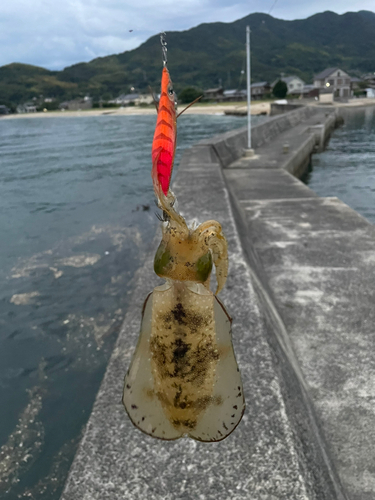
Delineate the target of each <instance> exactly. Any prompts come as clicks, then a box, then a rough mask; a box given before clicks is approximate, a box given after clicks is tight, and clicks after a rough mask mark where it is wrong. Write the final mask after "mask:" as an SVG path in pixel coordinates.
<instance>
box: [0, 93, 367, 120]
mask: <svg viewBox="0 0 375 500" xmlns="http://www.w3.org/2000/svg"><path fill="white" fill-rule="evenodd" d="M272 102H274V101H268V102H259V103H258V102H253V103H252V104H251V114H252V115H255V116H256V115H260V114H267V115H269V114H270V110H271V103H272ZM294 103H295V104H304V105H305V106H321V105H322V104H321V103H320V102H319V101H309V102H303V101H299V100H298V99H292V100H291V101H290V104H294ZM326 106H327V109H332V108H351V109H353V108H365V107H370V106H375V98H373V99H372V98H366V99H351V100H349V101H348V102H345V103H344V102H334V103H333V104H329V105H326ZM179 109H180V110H181V109H183V106H180V107H179ZM246 109H247V105H246V104H243V103H233V105H230V104H208V105H207V104H203V105H202V104H197V105H195V106H193V107H191V108H189V109H187V110H186V111H185V113H184V114H189V115H224V114H225V111H227V112H228V111H231V112H233V114H235V113H236V112H237V113H239V112H244V111H246ZM139 115H141V116H144V115H156V113H155V109H154V108H153V107H148V108H140V107H137V106H128V107H123V108H95V109H89V110H84V111H82V110H81V111H47V112H41V111H39V112H37V113H20V114H17V113H14V114H9V115H3V116H0V119H2V120H12V119H22V118H63V117H81V116H139Z"/></svg>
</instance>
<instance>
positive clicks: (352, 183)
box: [307, 107, 375, 224]
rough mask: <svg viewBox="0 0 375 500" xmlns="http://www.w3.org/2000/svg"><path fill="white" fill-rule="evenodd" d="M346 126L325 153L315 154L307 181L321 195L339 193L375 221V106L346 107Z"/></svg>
mask: <svg viewBox="0 0 375 500" xmlns="http://www.w3.org/2000/svg"><path fill="white" fill-rule="evenodd" d="M343 117H344V125H343V126H342V127H340V128H338V129H337V130H336V131H335V132H334V133H333V134H332V137H331V139H330V141H329V143H328V145H327V148H326V150H325V151H324V152H322V153H320V154H316V155H313V157H312V162H311V167H312V169H311V171H310V173H309V175H308V177H307V184H308V185H309V187H310V188H311V189H312V190H313V191H315V192H316V193H317V194H318V195H319V196H337V197H338V198H340V200H342V201H343V202H345V203H346V204H347V205H349V206H350V207H351V208H353V209H354V210H356V211H357V212H359V213H360V214H361V215H363V216H364V217H366V218H367V219H368V220H369V221H370V222H372V223H373V224H374V223H375V107H369V108H366V109H357V110H355V109H346V110H344V111H343Z"/></svg>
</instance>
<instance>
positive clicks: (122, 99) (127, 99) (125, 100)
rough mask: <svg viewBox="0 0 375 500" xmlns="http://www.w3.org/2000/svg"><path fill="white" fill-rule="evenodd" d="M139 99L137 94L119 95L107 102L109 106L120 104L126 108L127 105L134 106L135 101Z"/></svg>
mask: <svg viewBox="0 0 375 500" xmlns="http://www.w3.org/2000/svg"><path fill="white" fill-rule="evenodd" d="M137 99H139V94H134V93H133V94H121V95H119V96H118V97H116V99H111V100H110V101H108V103H109V104H120V105H121V106H127V105H128V104H135V102H136V100H137Z"/></svg>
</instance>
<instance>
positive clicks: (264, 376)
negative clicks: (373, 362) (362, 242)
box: [62, 110, 373, 500]
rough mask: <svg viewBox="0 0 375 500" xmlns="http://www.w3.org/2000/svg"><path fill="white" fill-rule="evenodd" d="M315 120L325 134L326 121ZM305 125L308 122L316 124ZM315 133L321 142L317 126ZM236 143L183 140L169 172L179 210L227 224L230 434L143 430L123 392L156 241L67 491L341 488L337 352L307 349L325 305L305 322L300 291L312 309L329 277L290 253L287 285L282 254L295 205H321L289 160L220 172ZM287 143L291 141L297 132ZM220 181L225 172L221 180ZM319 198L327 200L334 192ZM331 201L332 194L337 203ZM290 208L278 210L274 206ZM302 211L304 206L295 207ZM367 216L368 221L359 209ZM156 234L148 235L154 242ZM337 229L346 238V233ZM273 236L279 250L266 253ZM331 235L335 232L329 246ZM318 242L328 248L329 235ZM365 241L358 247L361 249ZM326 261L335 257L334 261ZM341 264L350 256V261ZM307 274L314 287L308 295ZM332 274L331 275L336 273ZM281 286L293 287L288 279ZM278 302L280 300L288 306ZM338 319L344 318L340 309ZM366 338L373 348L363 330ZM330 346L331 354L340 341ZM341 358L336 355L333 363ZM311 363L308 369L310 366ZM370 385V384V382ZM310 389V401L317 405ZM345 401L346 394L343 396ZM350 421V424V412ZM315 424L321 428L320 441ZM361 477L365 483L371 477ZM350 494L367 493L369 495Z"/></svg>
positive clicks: (339, 495)
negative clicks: (212, 438)
mask: <svg viewBox="0 0 375 500" xmlns="http://www.w3.org/2000/svg"><path fill="white" fill-rule="evenodd" d="M318 112H319V110H318V111H316V110H315V111H314V112H312V111H305V110H297V111H293V112H291V113H288V115H289V116H277V117H274V118H272V120H271V123H270V126H269V129H267V127H266V126H265V124H262V125H260V126H259V127H256V128H255V129H256V130H255V131H254V137H258V139H257V140H258V141H259V147H258V149H260V148H261V147H262V144H264V143H265V142H266V140H269V139H270V138H271V139H275V140H276V138H277V134H279V133H284V132H287V130H288V127H289V128H290V127H291V126H296V127H297V128H298V130H299V131H300V132H301V130H302V129H301V127H302V126H303V123H305V127H304V130H305V132H302V133H303V134H306V136H308V134H310V132H308V133H307V132H306V128H307V127H308V126H311V120H310V119H313V118H314V117H315V118H316V116H315V115H316V114H317V113H318ZM315 118H314V119H315ZM309 120H310V121H309ZM306 122H308V123H307V124H306ZM258 128H259V130H258ZM319 133H320V134H321V135H322V132H321V131H320V132H319ZM314 134H315V132H314V131H312V132H311V136H314ZM314 137H315V139H314V141H315V143H316V141H317V139H316V134H315V136H314ZM245 143H246V137H244V133H243V131H239V132H237V133H229V134H223V136H220V137H217V138H214V139H212V140H208V141H204V142H201V143H199V144H198V145H196V146H194V147H193V148H191V149H190V150H188V151H186V152H185V154H184V156H183V158H182V160H181V163H180V168H179V171H178V174H177V177H176V181H175V183H174V186H173V189H174V191H175V193H176V195H177V196H178V202H179V207H180V210H181V212H182V214H183V215H184V216H185V217H186V219H187V220H188V221H192V220H193V219H196V220H197V221H198V222H202V221H204V220H207V219H216V220H218V221H220V223H221V224H222V226H223V230H224V233H225V234H226V236H227V239H228V243H229V255H230V268H229V276H228V281H227V284H226V287H225V288H224V290H223V292H222V293H221V294H220V298H221V300H222V301H223V303H224V304H225V306H226V308H227V310H228V312H229V313H230V315H231V316H232V317H233V343H234V348H235V353H236V356H237V361H238V364H239V366H240V369H241V373H242V377H243V384H244V392H245V398H246V403H247V408H246V411H245V415H244V417H243V420H242V422H241V423H240V425H239V426H238V427H237V429H236V430H235V431H234V432H233V434H231V435H230V436H229V437H228V438H227V439H226V440H224V441H222V442H219V443H210V444H207V443H199V442H195V441H192V440H190V439H180V440H178V441H173V442H164V441H159V440H156V439H153V438H151V437H149V436H147V435H144V434H142V433H141V432H140V431H138V430H137V429H135V428H134V427H133V426H132V424H131V422H130V420H129V419H128V417H127V415H126V413H125V411H124V409H123V406H122V404H121V396H122V384H123V378H124V375H125V373H126V370H127V368H128V366H129V363H130V359H131V355H132V352H133V349H134V346H135V343H136V340H137V337H138V333H139V326H140V319H141V308H142V305H143V301H144V299H145V297H146V295H147V293H148V292H149V291H151V289H152V288H153V287H154V286H155V285H156V284H158V283H160V280H159V279H158V278H157V277H155V276H154V275H153V272H152V268H153V266H152V260H153V254H154V252H152V253H151V254H150V255H149V256H148V258H147V260H146V262H145V264H144V266H143V267H142V268H141V269H139V271H138V284H137V286H136V288H135V290H134V295H133V302H132V304H131V306H130V307H129V312H128V314H127V316H126V319H125V321H124V326H123V329H122V331H121V332H120V335H119V338H118V341H117V344H116V347H115V350H114V352H113V355H112V357H111V360H110V363H109V365H108V368H107V372H106V375H105V378H104V380H103V383H102V386H101V388H100V390H99V393H98V396H97V399H96V402H95V405H94V408H93V411H92V414H91V416H90V419H89V422H88V424H87V428H86V431H85V433H84V437H83V439H82V442H81V444H80V446H79V449H78V452H77V455H76V457H75V460H74V462H73V465H72V467H71V471H70V474H69V477H68V479H67V482H66V485H65V489H64V492H63V495H62V499H63V500H78V499H79V500H91V499H93V500H97V499H98V500H99V499H100V500H105V499H111V500H112V499H113V500H117V499H120V498H121V499H123V498H129V499H144V498H150V499H171V500H172V499H173V500H174V499H202V500H205V499H207V500H209V499H231V500H232V499H238V500H239V499H251V500H276V499H277V500H279V499H288V500H289V499H290V500H320V499H322V500H323V499H324V500H325V499H327V500H328V499H332V500H333V499H342V500H344V499H345V498H347V496H346V494H345V493H344V492H343V489H342V487H341V484H340V479H339V477H338V476H337V474H336V470H335V468H336V466H337V467H338V469H339V473H340V476H341V480H342V482H344V483H345V484H346V482H347V481H346V478H345V477H343V470H344V469H343V467H344V468H345V467H346V469H345V472H346V471H348V470H353V466H352V469H350V466H349V465H348V463H347V462H348V461H350V457H346V462H345V451H344V452H341V451H340V453H339V455H340V456H339V457H338V453H337V446H336V444H337V439H338V437H339V436H338V433H337V432H336V430H335V426H334V419H333V418H332V414H333V413H334V412H333V411H332V404H333V403H335V405H336V406H333V409H334V410H335V411H336V415H339V409H340V404H341V400H340V401H336V402H335V401H334V398H333V389H332V388H330V385H328V386H327V387H328V388H327V391H328V394H326V399H324V398H321V396H320V395H322V394H323V393H324V383H323V380H324V381H325V380H329V377H330V375H329V373H330V372H329V370H330V365H333V363H332V360H331V358H330V357H329V356H328V354H329V352H333V351H332V350H333V349H334V345H333V343H330V344H329V346H330V349H327V352H326V353H325V355H326V357H325V359H326V361H325V363H328V364H329V366H326V365H325V363H324V362H323V356H320V355H317V356H315V357H314V355H313V354H314V352H318V351H314V349H317V347H318V346H319V342H315V344H312V342H313V340H314V338H315V337H314V328H318V327H319V328H321V327H322V323H321V320H319V321H318V319H317V318H322V314H323V313H324V311H325V310H326V309H327V307H328V306H327V305H325V306H324V307H322V308H321V309H319V311H318V312H319V314H317V316H316V318H315V319H316V321H315V323H314V324H311V325H307V322H308V321H310V320H309V317H308V316H307V315H306V314H305V313H304V312H301V310H302V309H301V308H303V307H304V304H305V303H306V304H307V305H308V307H309V308H310V309H308V310H309V311H313V310H314V308H313V305H312V302H313V299H314V298H315V299H317V298H318V299H319V300H321V299H322V297H324V293H327V289H325V288H323V295H321V294H320V292H319V293H315V291H316V288H315V286H316V284H315V282H314V281H311V279H312V278H311V277H314V276H315V274H314V272H312V273H310V271H308V268H309V266H310V267H311V265H312V264H311V263H310V262H309V263H307V264H306V265H305V264H304V263H303V262H302V261H301V262H300V261H298V262H297V264H298V266H299V268H300V269H303V272H304V273H305V274H304V275H305V276H307V278H308V279H306V281H302V283H303V285H304V286H305V288H301V290H302V294H301V293H298V290H299V288H298V287H300V286H301V285H300V284H301V276H300V273H299V272H296V274H295V277H294V278H293V279H295V280H296V284H295V285H294V284H293V280H290V281H288V273H289V272H290V271H289V269H288V268H287V267H285V266H284V264H285V265H286V264H288V263H289V261H288V255H289V254H288V250H289V248H291V247H292V245H297V246H298V245H300V247H298V249H297V250H296V253H294V250H293V252H291V254H290V259H292V260H291V262H292V264H293V259H294V258H296V257H294V256H295V255H296V256H299V257H300V258H302V257H301V255H302V256H303V249H304V246H303V242H304V241H305V240H304V239H303V238H305V236H306V234H308V232H309V229H310V226H308V224H310V225H311V224H312V222H310V220H309V219H308V218H307V219H306V218H304V217H302V215H301V214H307V216H309V212H308V207H312V209H314V210H316V207H320V208H319V210H321V211H320V212H319V213H320V214H321V215H319V217H318V219H317V221H316V224H317V225H318V223H324V221H325V216H324V214H323V212H322V210H323V211H324V208H325V206H324V203H323V202H322V200H321V199H319V198H318V197H317V196H316V195H315V194H314V193H312V192H311V191H310V190H309V189H308V188H307V187H306V186H304V185H303V184H301V183H300V182H299V181H298V180H296V179H295V178H293V177H292V176H291V175H290V174H289V173H287V172H286V171H285V170H280V169H276V168H272V169H270V168H268V169H262V168H249V169H246V167H245V168H244V167H243V166H241V167H240V168H228V169H226V170H224V173H225V176H226V180H224V177H223V173H222V168H221V167H223V166H224V167H226V166H229V165H230V163H231V162H233V161H237V160H238V159H239V157H240V154H241V153H240V152H239V151H241V148H243V147H244V145H245ZM271 149H272V148H271ZM293 151H298V142H296V143H295V148H293ZM258 152H259V151H256V153H257V154H258ZM270 154H273V153H272V152H270ZM278 154H279V153H278ZM308 154H310V153H308ZM249 161H252V160H249ZM246 174H247V175H246ZM226 183H228V185H229V186H230V193H228V190H227V187H226ZM230 197H232V201H233V203H232V204H231V202H230V199H231V198H230ZM288 201H289V205H288ZM272 203H276V204H277V203H279V205H275V210H276V211H277V214H276V215H275V214H274V215H273V216H274V219H273V221H272V220H271V222H269V223H268V222H267V221H268V219H269V217H270V215H271V214H272V211H270V210H269V211H267V207H268V206H269V207H272ZM293 203H294V205H293ZM298 203H299V204H300V205H298ZM319 203H321V205H319ZM326 203H328V204H329V203H331V204H333V205H335V202H332V201H331V202H326ZM309 204H310V205H309ZM337 205H340V207H341V206H342V205H343V204H340V203H338V204H337ZM299 206H300V207H301V208H299ZM329 206H330V205H329ZM288 207H289V208H288ZM292 207H293V208H292ZM285 210H287V212H285V214H284V215H283V213H284V212H283V211H285ZM288 210H289V211H288ZM293 210H294V212H295V218H296V220H294V219H292V222H291V225H292V226H293V225H295V224H297V229H296V228H293V227H292V228H291V227H290V226H288V220H290V217H291V213H290V212H293ZM334 210H337V207H336V208H335V209H334ZM340 210H342V208H340ZM297 214H300V215H301V220H300V219H298V216H297ZM277 216H279V218H277ZM362 220H363V219H362ZM296 221H297V222H296ZM333 223H334V220H333V219H332V222H330V223H328V226H329V227H330V228H332V224H333ZM363 223H364V224H365V225H366V221H364V222H363ZM284 224H285V225H286V226H285V229H284V226H283V225H284ZM330 224H331V225H330ZM323 225H324V224H323ZM314 228H315V226H314ZM293 231H294V233H293ZM298 231H305V232H304V233H301V234H303V237H301V238H302V239H301V242H300V241H299V233H298ZM318 231H319V230H318V229H316V233H315V239H314V236H313V235H311V237H310V238H311V240H309V239H308V237H307V236H306V238H307V243H308V244H310V245H311V248H312V249H313V248H314V244H316V241H317V240H318ZM324 231H326V233H327V232H329V231H332V229H327V228H324V227H323V233H324ZM350 231H351V230H349V231H348V234H349V233H350ZM363 231H365V230H364V229H363ZM284 233H285V234H284ZM326 233H324V234H326ZM288 234H289V236H288ZM361 234H362V233H361ZM281 235H282V237H281ZM293 235H294V239H293ZM361 237H363V234H362V236H361ZM240 238H242V239H240ZM267 238H268V240H267ZM158 241H159V237H158V236H157V237H156V239H155V250H156V246H157V242H158ZM338 241H339V243H341V240H338ZM342 241H344V240H342ZM352 246H353V245H352ZM296 248H297V247H296ZM321 248H323V246H322V247H321ZM350 248H352V247H350ZM272 249H273V250H274V252H275V254H272ZM337 249H339V245H337V246H336V247H334V250H332V251H336V250H337ZM347 250H348V251H349V246H348V247H347ZM278 251H280V253H277V252H278ZM325 251H328V252H329V245H328V247H327V248H326V249H325ZM367 251H368V249H367V247H366V250H364V252H367ZM283 252H284V253H283ZM311 255H312V256H314V258H316V259H317V262H320V267H322V266H323V263H322V261H323V255H322V254H320V257H319V253H318V254H315V253H314V252H312V253H311ZM365 255H367V259H368V262H369V263H370V262H371V259H372V258H373V257H372V255H371V254H370V253H367V254H366V253H363V258H364V256H365ZM249 256H250V257H249ZM267 259H269V260H267ZM314 262H315V261H314ZM297 264H296V265H297ZM293 265H294V264H293ZM293 265H292V271H291V276H292V277H293V276H294V275H293ZM335 265H336V264H335V263H332V265H331V267H335ZM350 265H351V267H353V266H354V264H353V263H351V264H350ZM263 266H264V269H263ZM283 266H284V267H283ZM298 266H297V267H298ZM341 267H343V265H341ZM341 267H340V268H341ZM330 272H331V271H330ZM332 272H333V275H335V273H334V271H332ZM327 275H328V274H327ZM316 276H318V274H317V275H316ZM324 277H325V274H324V272H323V271H322V270H320V278H317V282H318V283H320V282H322V283H323V278H324ZM298 280H299V281H298ZM309 280H310V281H309ZM319 280H320V281H319ZM310 283H312V284H313V288H311V291H312V293H310V295H308V292H309V291H310V288H309V284H310ZM350 283H351V282H350ZM327 286H328V285H327ZM340 286H346V287H347V288H348V289H350V286H349V284H348V282H345V280H344V281H342V282H340ZM358 286H359V285H358ZM332 287H334V281H332V280H331V288H332ZM287 290H288V291H289V293H286V291H287ZM356 290H359V288H358V287H357V288H356ZM314 293H315V294H314ZM329 293H330V297H334V299H332V300H338V297H339V291H338V290H337V291H335V290H332V289H330V290H329ZM289 294H290V296H291V300H292V302H291V303H292V307H290V306H289V305H287V304H286V302H287V297H286V295H288V296H289ZM275 297H276V298H275ZM298 300H300V303H299V306H298V307H297V304H298ZM303 301H305V302H303ZM294 303H296V306H294ZM275 304H276V307H275ZM333 305H334V303H333ZM294 308H295V309H294ZM298 308H299V309H298ZM284 310H286V311H287V312H289V316H288V315H287V314H285V311H284ZM294 310H295V311H299V316H298V317H295V316H294V315H293V314H292V313H290V311H294ZM306 312H307V309H306ZM344 312H345V307H344V308H342V309H340V311H339V310H338V317H339V318H341V317H340V314H344ZM303 319H304V321H303ZM341 322H342V328H344V323H345V320H344V317H342V318H341ZM325 328H326V329H325V330H324V331H325V332H326V333H325V334H324V333H318V334H317V336H318V338H319V339H320V340H322V339H323V338H324V339H325V338H326V337H328V336H329V334H330V332H331V330H332V329H333V328H334V327H332V328H331V329H330V328H329V327H328V326H326V327H325ZM305 330H306V331H307V334H306V336H305V335H304V331H305ZM348 337H350V334H349V333H348ZM305 338H306V341H305V340H304V339H305ZM356 338H357V339H358V337H356ZM293 344H294V345H293ZM365 347H366V348H368V344H366V345H365ZM319 352H320V351H319ZM350 352H353V351H350V350H349V351H348V356H349V354H350ZM306 353H307V354H308V356H307V354H306ZM334 354H335V356H336V355H337V353H336V352H335V353H334ZM315 363H317V366H316V367H315ZM353 364H355V361H353ZM340 368H341V369H343V366H341V363H340ZM313 373H316V379H314V378H313ZM335 373H336V372H335ZM338 374H339V372H337V373H336V375H335V376H338ZM321 377H323V378H321ZM306 381H307V383H306ZM350 381H353V379H349V383H350ZM337 383H338V382H337ZM355 387H356V388H357V387H358V385H355ZM367 387H368V391H370V385H368V386H367ZM349 388H350V386H349ZM347 390H349V389H347ZM317 394H318V395H319V397H318V396H317ZM361 394H363V389H362V393H361ZM311 396H312V397H313V400H314V402H315V403H316V404H315V408H314V405H313V404H312V399H311ZM359 397H362V396H359ZM363 397H364V396H363ZM366 397H367V396H366ZM325 402H326V403H327V404H326V406H325V405H324V403H325ZM346 403H347V404H349V400H347V401H346ZM366 404H367V406H366V407H365V408H366V410H367V411H369V406H368V401H367V400H366ZM330 405H331V406H330ZM370 406H371V405H370ZM315 410H316V411H317V413H318V418H317V417H316V411H315ZM354 413H355V412H354ZM357 413H358V412H357ZM357 413H355V415H353V416H352V421H353V422H354V421H355V422H356V424H357V423H358V422H359V420H358V415H357ZM359 413H360V412H359ZM342 417H343V415H342ZM346 424H347V429H349V426H350V422H347V423H346ZM341 427H342V428H343V426H341ZM324 436H326V437H328V441H329V443H328V445H327V443H326V441H325V438H324ZM353 437H354V435H353ZM349 441H350V439H349ZM346 450H348V448H346ZM330 451H332V454H333V456H334V461H332V460H331V455H330ZM341 459H343V462H342V461H341ZM368 474H370V469H367V476H366V477H369V478H370V479H371V476H368ZM362 479H363V476H360V475H358V481H360V480H362ZM370 479H368V480H367V483H366V484H369V483H370V482H371V481H370ZM362 490H363V491H367V490H365V489H363V488H362ZM368 491H370V490H368ZM351 498H352V497H351ZM353 498H363V499H366V500H367V498H370V497H366V496H363V497H353Z"/></svg>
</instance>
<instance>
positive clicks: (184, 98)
mask: <svg viewBox="0 0 375 500" xmlns="http://www.w3.org/2000/svg"><path fill="white" fill-rule="evenodd" d="M201 95H203V91H202V90H197V89H196V88H194V87H185V88H184V89H183V90H181V92H180V93H179V94H178V100H179V101H180V102H181V103H182V104H190V103H191V102H193V101H194V100H195V99H198V97H200V96H201Z"/></svg>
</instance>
